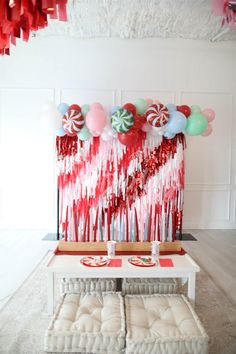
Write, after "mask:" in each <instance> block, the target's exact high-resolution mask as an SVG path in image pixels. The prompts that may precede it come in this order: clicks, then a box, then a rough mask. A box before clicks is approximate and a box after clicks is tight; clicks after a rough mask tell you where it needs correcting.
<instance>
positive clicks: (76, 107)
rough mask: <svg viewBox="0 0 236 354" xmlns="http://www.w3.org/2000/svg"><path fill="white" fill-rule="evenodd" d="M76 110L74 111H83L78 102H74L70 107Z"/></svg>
mask: <svg viewBox="0 0 236 354" xmlns="http://www.w3.org/2000/svg"><path fill="white" fill-rule="evenodd" d="M72 109H73V110H74V111H78V112H81V108H80V106H79V105H78V104H72V105H71V106H70V107H69V110H72Z"/></svg>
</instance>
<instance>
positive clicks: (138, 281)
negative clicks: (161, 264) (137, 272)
mask: <svg viewBox="0 0 236 354" xmlns="http://www.w3.org/2000/svg"><path fill="white" fill-rule="evenodd" d="M177 289H178V283H177V280H176V279H173V278H124V279H122V294H123V295H136V294H148V295H149V294H175V293H177Z"/></svg>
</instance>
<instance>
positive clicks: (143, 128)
mask: <svg viewBox="0 0 236 354" xmlns="http://www.w3.org/2000/svg"><path fill="white" fill-rule="evenodd" d="M151 129H152V127H151V125H150V124H149V123H144V125H143V126H142V131H143V132H146V133H148V132H150V130H151Z"/></svg>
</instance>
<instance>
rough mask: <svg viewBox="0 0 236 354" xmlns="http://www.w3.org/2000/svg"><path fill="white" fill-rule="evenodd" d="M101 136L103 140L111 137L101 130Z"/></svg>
mask: <svg viewBox="0 0 236 354" xmlns="http://www.w3.org/2000/svg"><path fill="white" fill-rule="evenodd" d="M101 138H102V140H103V141H109V140H111V139H112V137H111V136H110V135H109V134H107V133H106V132H103V133H102V134H101Z"/></svg>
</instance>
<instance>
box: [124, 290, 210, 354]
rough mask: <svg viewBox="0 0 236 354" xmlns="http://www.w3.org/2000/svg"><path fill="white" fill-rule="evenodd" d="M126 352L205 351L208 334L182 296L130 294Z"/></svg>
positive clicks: (191, 353)
mask: <svg viewBox="0 0 236 354" xmlns="http://www.w3.org/2000/svg"><path fill="white" fill-rule="evenodd" d="M125 312H126V330H127V335H126V353H127V354H131V353H132V354H159V353H160V354H206V353H208V340H209V339H208V336H207V334H206V332H205V330H204V328H203V327H202V325H201V323H200V321H199V319H198V317H197V315H196V313H195V312H194V310H193V308H192V307H191V305H190V303H189V302H188V301H187V299H186V298H185V297H184V296H183V295H159V294H155V295H127V296H126V297H125Z"/></svg>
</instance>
